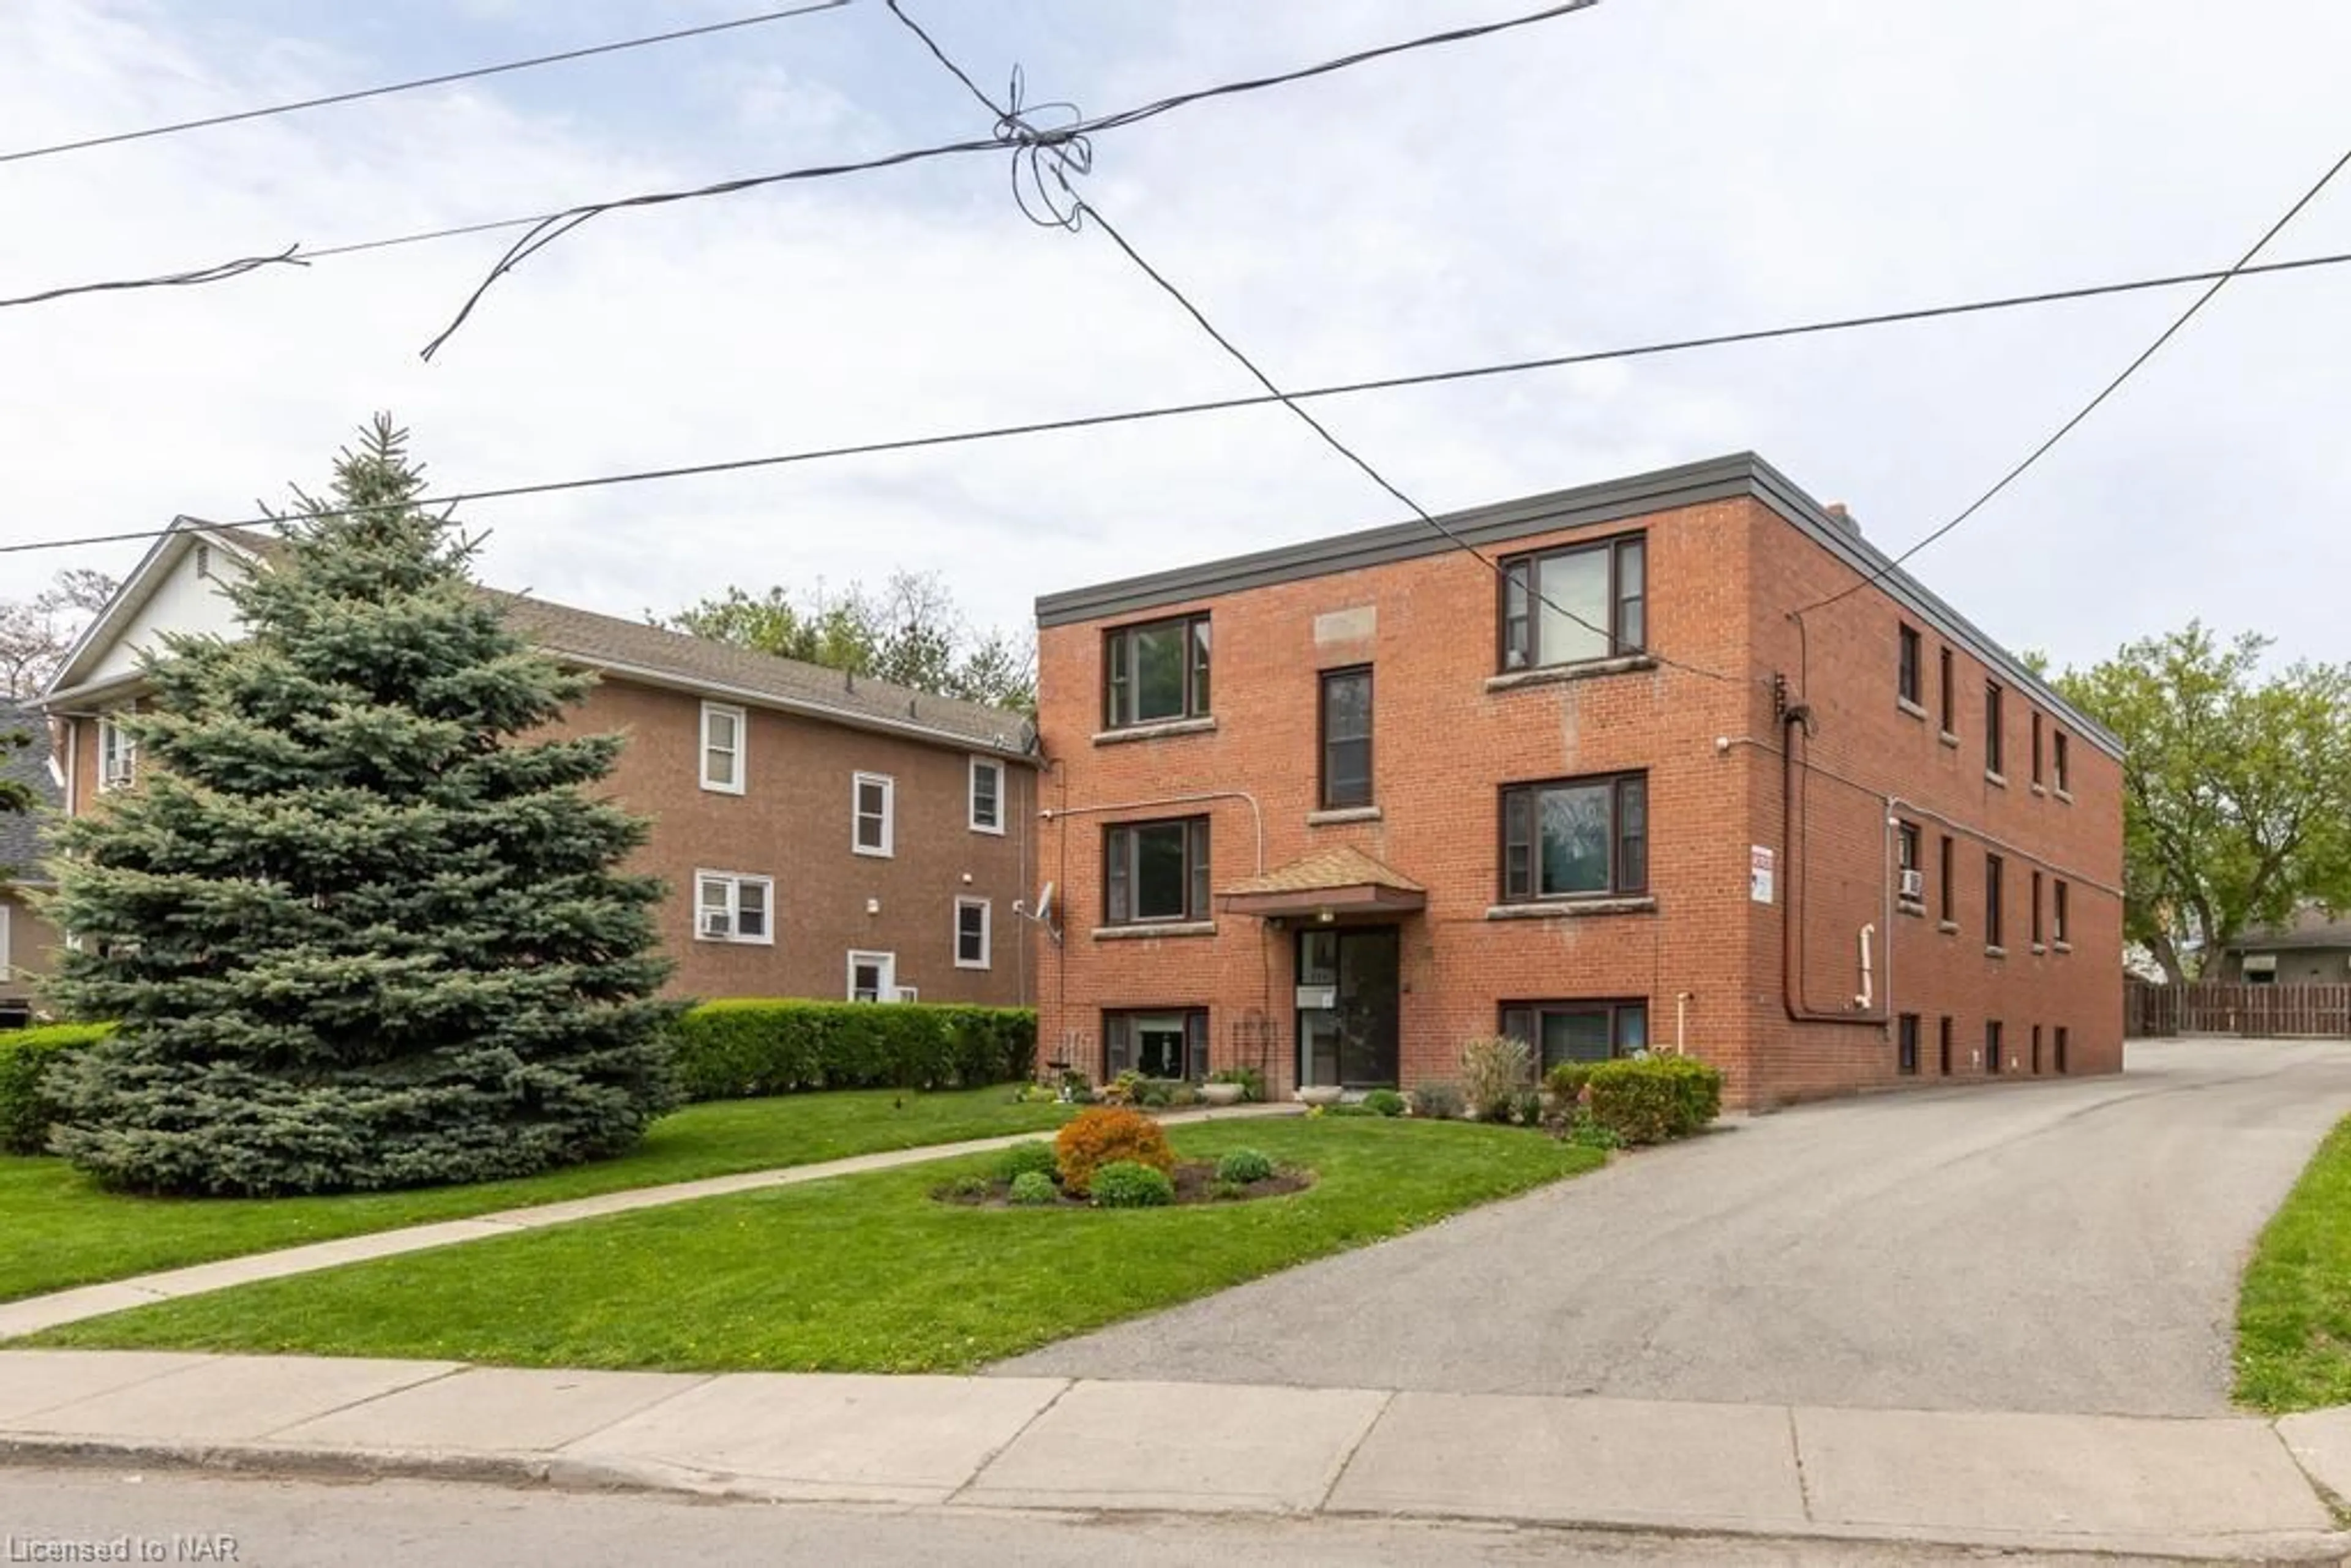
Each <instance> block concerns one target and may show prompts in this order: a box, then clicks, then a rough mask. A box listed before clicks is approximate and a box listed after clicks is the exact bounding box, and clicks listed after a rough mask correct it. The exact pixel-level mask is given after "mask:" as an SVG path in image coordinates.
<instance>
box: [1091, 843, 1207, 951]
mask: <svg viewBox="0 0 2351 1568" xmlns="http://www.w3.org/2000/svg"><path fill="white" fill-rule="evenodd" d="M1102 895H1103V908H1102V918H1103V920H1104V923H1105V924H1108V925H1144V924H1153V923H1158V922H1164V921H1186V920H1206V919H1207V918H1208V819H1207V818H1206V817H1184V818H1179V819H1177V820H1175V821H1164V822H1120V823H1118V824H1116V825H1114V826H1113V827H1109V828H1105V829H1103V830H1102Z"/></svg>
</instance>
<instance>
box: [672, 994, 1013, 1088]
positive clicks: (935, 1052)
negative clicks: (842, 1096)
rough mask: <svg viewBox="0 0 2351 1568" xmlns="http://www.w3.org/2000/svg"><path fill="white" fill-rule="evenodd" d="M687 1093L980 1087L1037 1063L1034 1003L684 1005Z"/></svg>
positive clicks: (680, 1070) (682, 1074)
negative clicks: (992, 1005) (1030, 1006)
mask: <svg viewBox="0 0 2351 1568" xmlns="http://www.w3.org/2000/svg"><path fill="white" fill-rule="evenodd" d="M674 1037H675V1040H676V1042H677V1074H678V1081H679V1082H680V1083H681V1084H682V1085H683V1086H684V1090H685V1096H686V1098H687V1099H689V1100H750V1099H757V1098H759V1097H762V1096H765V1095H769V1094H795V1093H799V1092H801V1091H803V1090H810V1089H947V1088H967V1089H970V1088H977V1087H980V1086H981V1085H984V1084H988V1083H1008V1082H1013V1081H1015V1080H1017V1079H1026V1078H1028V1077H1029V1076H1031V1075H1032V1074H1033V1073H1034V1072H1035V1071H1036V1061H1037V1015H1036V1013H1035V1012H1034V1011H1032V1010H1030V1009H1027V1008H972V1007H958V1006H955V1005H952V1004H946V1003H936V1002H890V1003H886V1004H885V1003H875V1002H816V1001H804V1000H799V999H796V998H760V997H737V998H727V999H726V1000H724V1001H715V1002H704V1003H702V1004H701V1005H699V1006H697V1007H694V1008H689V1009H686V1011H685V1013H684V1016H683V1017H681V1018H680V1019H678V1021H677V1024H676V1026H675V1030H674Z"/></svg>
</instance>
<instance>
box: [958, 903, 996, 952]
mask: <svg viewBox="0 0 2351 1568" xmlns="http://www.w3.org/2000/svg"><path fill="white" fill-rule="evenodd" d="M955 914H956V929H955V942H956V952H955V961H956V968H958V969H985V968H987V967H988V964H989V962H990V951H989V949H990V946H991V944H992V943H993V941H994V933H993V932H992V931H991V930H990V929H989V925H990V923H991V915H990V912H989V906H988V901H987V899H984V898H958V899H956V911H955Z"/></svg>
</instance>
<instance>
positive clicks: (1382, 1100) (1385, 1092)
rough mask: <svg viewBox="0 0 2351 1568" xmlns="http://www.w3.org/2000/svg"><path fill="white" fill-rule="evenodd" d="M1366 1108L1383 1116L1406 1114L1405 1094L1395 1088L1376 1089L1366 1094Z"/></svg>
mask: <svg viewBox="0 0 2351 1568" xmlns="http://www.w3.org/2000/svg"><path fill="white" fill-rule="evenodd" d="M1364 1109H1366V1110H1368V1111H1371V1112H1373V1113H1374V1114H1377V1115H1382V1116H1401V1115H1403V1114H1404V1096H1403V1095H1401V1094H1399V1093H1397V1092H1395V1090H1393V1089H1374V1090H1373V1091H1372V1092H1370V1093H1369V1094H1366V1095H1364Z"/></svg>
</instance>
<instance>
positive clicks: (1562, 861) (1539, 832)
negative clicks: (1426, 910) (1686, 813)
mask: <svg viewBox="0 0 2351 1568" xmlns="http://www.w3.org/2000/svg"><path fill="white" fill-rule="evenodd" d="M1648 886H1649V780H1648V776H1647V775H1646V774H1641V773H1628V774H1619V775H1615V776H1613V777H1609V778H1603V779H1564V780H1562V781H1559V782H1556V783H1547V784H1515V785H1511V786H1510V787H1509V788H1507V789H1504V790H1503V791H1502V902H1503V903H1505V904H1531V903H1534V902H1537V901H1539V900H1542V899H1553V898H1593V897H1600V896H1604V895H1606V894H1637V893H1646V891H1648Z"/></svg>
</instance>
